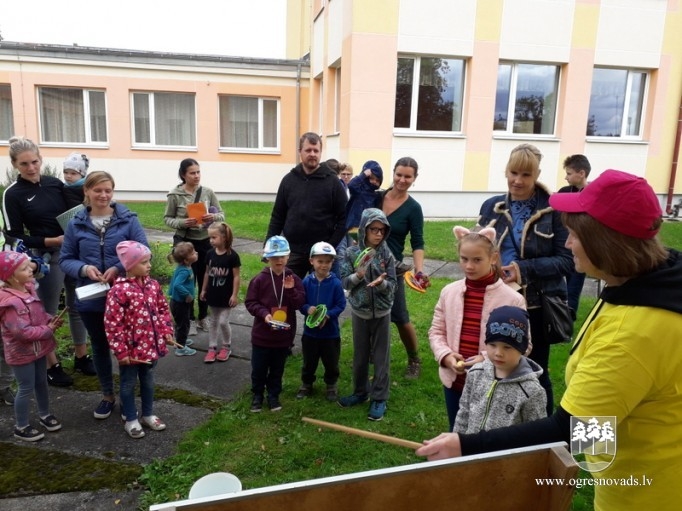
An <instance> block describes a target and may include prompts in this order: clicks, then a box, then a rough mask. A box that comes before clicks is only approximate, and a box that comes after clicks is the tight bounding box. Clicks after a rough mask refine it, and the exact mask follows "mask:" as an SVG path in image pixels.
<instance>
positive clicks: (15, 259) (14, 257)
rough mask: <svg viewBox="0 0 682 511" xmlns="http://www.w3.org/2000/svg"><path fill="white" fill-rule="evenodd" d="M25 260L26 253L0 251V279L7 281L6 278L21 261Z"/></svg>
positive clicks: (26, 257)
mask: <svg viewBox="0 0 682 511" xmlns="http://www.w3.org/2000/svg"><path fill="white" fill-rule="evenodd" d="M27 260H28V256H27V255H26V254H20V253H19V252H12V251H7V252H0V280H2V281H4V282H7V279H9V278H10V277H11V276H12V275H14V272H15V271H17V268H19V266H20V265H21V263H23V262H24V261H27Z"/></svg>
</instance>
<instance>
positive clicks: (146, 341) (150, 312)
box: [104, 277, 173, 362]
mask: <svg viewBox="0 0 682 511" xmlns="http://www.w3.org/2000/svg"><path fill="white" fill-rule="evenodd" d="M104 330H105V331H106V333H107V340H108V341H109V347H110V348H111V351H113V352H114V356H115V357H116V359H117V360H122V359H124V358H126V357H130V358H134V359H136V360H141V361H145V362H153V361H154V360H158V359H159V358H160V357H163V356H164V355H165V354H166V353H168V347H167V346H166V340H165V337H166V335H168V334H171V335H172V334H173V322H172V320H171V317H170V313H169V311H168V302H167V301H166V298H165V297H164V296H163V292H162V291H161V286H160V285H159V283H158V282H157V281H156V280H154V279H152V278H150V277H146V278H145V279H144V281H143V284H142V285H140V284H139V283H138V281H137V279H134V278H127V277H119V278H117V279H116V283H115V284H114V285H113V287H112V288H111V289H110V290H109V293H108V294H107V304H106V309H105V312H104Z"/></svg>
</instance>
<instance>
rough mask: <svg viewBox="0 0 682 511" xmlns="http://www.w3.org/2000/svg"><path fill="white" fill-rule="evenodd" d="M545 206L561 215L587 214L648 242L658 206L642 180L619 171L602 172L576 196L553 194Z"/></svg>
mask: <svg viewBox="0 0 682 511" xmlns="http://www.w3.org/2000/svg"><path fill="white" fill-rule="evenodd" d="M549 205H550V206H552V207H553V208H554V209H555V210H557V211H563V212H565V213H587V214H588V215H590V216H591V217H592V218H594V219H595V220H597V221H598V222H600V223H602V224H604V225H605V226H607V227H610V228H611V229H613V230H614V231H617V232H619V233H621V234H625V235H626V236H632V237H633V238H640V239H645V240H646V239H651V238H653V237H654V236H656V233H657V232H658V229H654V228H653V225H654V222H655V221H656V220H657V219H658V218H660V217H661V216H662V215H663V211H662V210H661V204H660V203H659V202H658V197H656V194H655V193H654V190H653V189H652V188H651V186H649V183H647V182H646V179H644V178H642V177H637V176H635V175H633V174H628V173H627V172H623V171H621V170H613V169H609V170H605V171H604V172H602V174H601V175H600V176H599V177H598V178H597V179H595V180H594V181H592V182H591V183H590V184H589V185H587V186H586V187H585V188H584V189H583V191H582V192H580V193H554V194H552V195H551V196H550V198H549Z"/></svg>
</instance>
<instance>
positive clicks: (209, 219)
mask: <svg viewBox="0 0 682 511" xmlns="http://www.w3.org/2000/svg"><path fill="white" fill-rule="evenodd" d="M214 220H215V215H214V214H213V213H206V214H205V215H204V216H202V217H201V223H202V224H212V223H213V221H214Z"/></svg>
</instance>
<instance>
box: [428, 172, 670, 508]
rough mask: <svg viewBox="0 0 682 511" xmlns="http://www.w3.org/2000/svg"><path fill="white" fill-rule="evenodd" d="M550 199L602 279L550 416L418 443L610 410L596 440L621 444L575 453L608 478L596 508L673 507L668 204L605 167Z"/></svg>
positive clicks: (501, 435) (535, 431)
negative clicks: (665, 238)
mask: <svg viewBox="0 0 682 511" xmlns="http://www.w3.org/2000/svg"><path fill="white" fill-rule="evenodd" d="M549 202H550V205H551V206H552V207H553V208H554V209H556V210H557V211H563V212H564V213H563V214H562V220H563V222H564V223H565V225H566V226H567V228H568V231H569V236H568V240H567V241H566V246H567V247H568V248H569V249H570V250H571V251H572V252H573V260H574V261H575V266H576V269H577V270H578V271H583V272H585V273H587V274H588V275H591V276H593V277H597V278H600V279H602V280H604V281H605V282H606V287H605V288H604V290H603V292H602V293H601V295H600V297H599V299H598V300H597V303H596V304H595V306H594V308H593V309H592V311H591V312H590V314H589V315H588V317H587V319H586V321H585V323H584V324H583V326H582V328H581V329H580V332H579V333H578V335H577V337H576V339H575V341H574V343H573V347H572V349H571V356H570V358H569V360H568V363H567V365H566V392H565V393H564V395H563V397H562V399H561V403H560V405H559V406H558V407H557V410H556V411H555V412H554V414H553V415H552V416H551V417H548V418H546V419H541V420H538V421H534V422H529V423H526V424H522V425H519V426H515V427H512V428H500V429H497V430H492V431H486V432H481V433H478V434H474V435H457V434H456V433H444V434H442V435H440V436H438V437H436V438H434V439H432V440H427V441H425V442H424V446H423V447H420V448H419V449H417V451H416V454H417V455H419V456H426V457H428V458H429V459H430V460H433V459H441V458H447V457H452V456H460V455H469V454H474V453H480V452H487V451H495V450H500V449H507V448H514V447H521V446H527V445H534V444H541V443H547V442H556V441H565V442H567V443H570V442H571V441H572V440H574V439H575V438H576V437H578V438H580V437H581V435H580V433H581V431H584V430H583V429H582V428H583V426H584V425H585V424H587V423H589V421H590V420H591V421H593V422H594V421H595V420H597V418H602V419H603V418H610V421H613V422H612V423H611V422H610V421H609V424H608V425H607V423H606V421H604V422H601V421H599V420H597V423H596V424H597V426H599V427H600V428H602V431H603V432H607V433H609V435H603V437H604V438H603V439H606V440H607V441H606V442H602V441H601V440H602V439H600V442H597V443H595V444H594V447H595V450H596V452H600V450H599V448H600V447H603V446H608V444H609V441H611V442H613V444H615V445H611V446H610V450H609V451H607V452H610V453H614V452H615V455H614V454H610V455H609V454H605V453H603V451H601V452H602V454H597V455H592V454H591V449H592V443H591V442H589V441H588V442H586V443H585V444H583V447H584V446H585V445H587V446H588V448H589V449H588V451H587V452H586V453H585V461H584V462H581V463H580V465H581V466H583V468H585V469H586V470H588V471H592V472H594V473H595V475H594V477H595V479H599V480H601V481H606V482H609V481H610V482H612V484H610V485H608V484H596V483H595V501H594V508H595V510H597V511H603V510H609V511H610V510H613V509H618V510H619V511H623V510H626V511H627V510H640V509H644V508H645V507H646V508H651V509H656V511H672V510H677V509H679V500H680V497H681V496H682V493H681V492H680V485H679V480H678V474H679V473H680V472H681V471H682V427H680V425H681V424H682V342H680V332H682V255H681V254H680V252H678V251H677V250H674V249H671V248H665V247H664V246H663V245H662V244H661V242H660V240H659V238H658V237H657V236H656V235H657V233H658V230H659V228H660V226H661V222H662V219H661V215H662V213H661V207H660V204H659V201H658V198H657V197H656V194H655V193H654V191H653V190H652V189H651V187H650V186H649V185H648V184H647V182H646V181H645V180H644V179H642V178H640V177H636V176H633V175H631V174H627V173H625V172H621V171H617V170H607V171H605V172H603V173H602V175H601V176H599V177H598V178H597V179H596V180H595V181H593V182H592V183H591V184H590V186H588V187H587V188H586V189H585V190H584V191H583V192H582V193H579V194H555V195H552V197H551V198H550V200H549ZM609 437H610V438H611V440H609ZM576 443H577V442H574V444H576ZM571 447H572V451H573V452H574V454H575V453H576V451H575V445H572V446H571ZM578 452H582V451H578ZM618 481H621V482H622V483H621V484H617V482H618ZM623 481H624V482H623ZM630 481H634V482H635V484H634V485H633V484H631V483H628V482H630ZM621 486H625V487H621Z"/></svg>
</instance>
